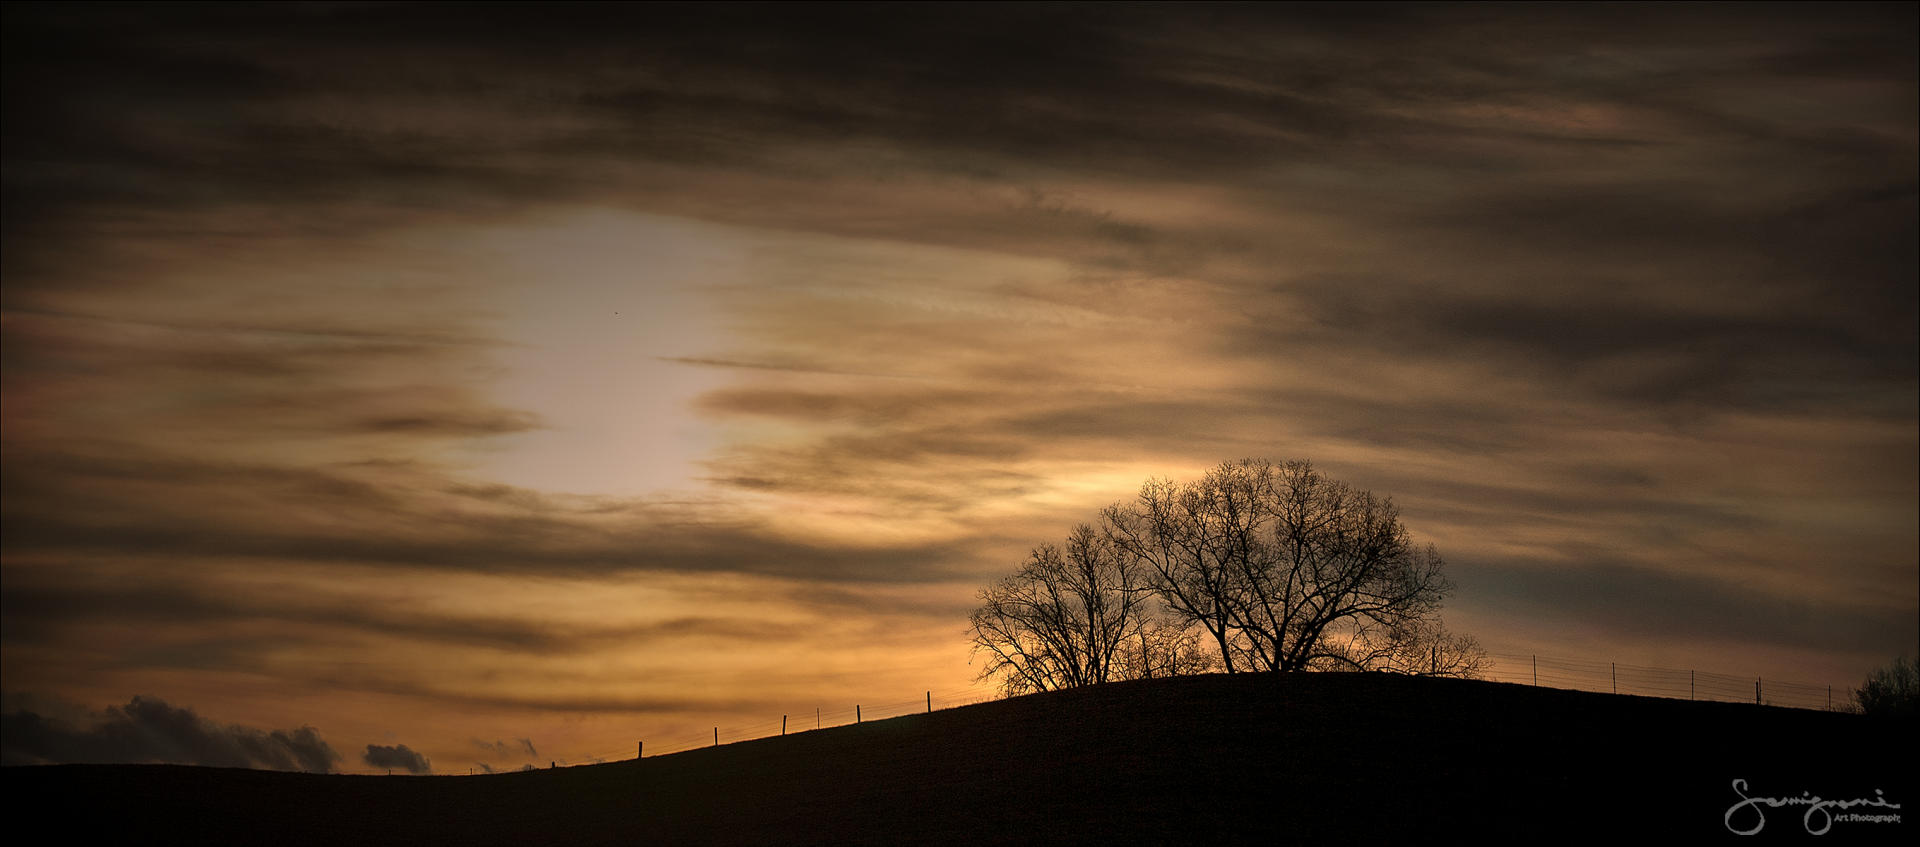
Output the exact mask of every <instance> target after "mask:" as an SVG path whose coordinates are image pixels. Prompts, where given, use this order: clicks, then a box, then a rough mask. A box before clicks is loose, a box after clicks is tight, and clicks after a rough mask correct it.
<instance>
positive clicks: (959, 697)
mask: <svg viewBox="0 0 1920 847" xmlns="http://www.w3.org/2000/svg"><path fill="white" fill-rule="evenodd" d="M1488 658H1489V659H1491V660H1492V663H1491V666H1490V667H1488V668H1486V669H1485V670H1483V671H1482V672H1481V678H1482V679H1487V680H1491V681H1494V682H1512V683H1519V684H1523V685H1538V686H1544V687H1547V688H1564V689H1571V690H1575V691H1597V692H1603V693H1613V694H1638V695H1642V696H1647V697H1669V698H1673V699H1679V700H1714V701H1719V702H1725V703H1759V704H1762V705H1767V706H1784V707H1787V708H1793V709H1817V710H1823V711H1846V710H1848V709H1850V708H1851V706H1852V703H1853V689H1851V688H1848V687H1845V686H1840V687H1835V686H1831V685H1813V684H1809V683H1803V682H1788V681H1785V680H1778V679H1766V678H1762V677H1747V676H1732V675H1728V674H1723V673H1713V672H1710V671H1699V670H1682V669H1678V668H1655V667H1647V666H1643V665H1623V664H1619V663H1617V662H1600V661H1594V660H1590V659H1570V658H1567V657H1564V656H1545V655H1537V654H1521V653H1489V654H1488ZM999 696H1000V695H999V693H998V692H997V691H995V690H993V689H991V688H987V687H979V686H976V687H969V688H955V689H949V690H946V691H928V692H926V693H925V694H924V695H923V696H922V697H919V698H916V699H913V700H899V701H893V702H887V703H881V704H878V705H866V704H856V705H852V706H846V707H836V708H832V709H827V708H815V709H812V710H810V711H805V712H793V713H789V714H785V715H782V716H780V717H779V718H778V719H770V720H767V721H764V722H762V723H757V724H753V725H750V726H740V727H723V726H715V727H713V728H712V729H710V730H709V731H707V732H703V733H700V734H697V735H683V736H678V737H673V738H665V739H659V740H657V741H642V742H639V743H637V744H636V745H635V746H634V747H630V748H622V749H619V750H609V751H606V752H604V753H598V754H593V755H588V756H574V757H569V758H568V759H566V760H565V761H566V762H567V763H568V764H591V763H597V762H612V761H619V760H623V759H631V758H633V757H634V756H637V755H639V754H642V753H644V754H645V755H647V756H664V755H667V754H669V753H679V752H683V751H686V750H694V749H698V748H701V747H713V746H718V745H721V744H732V743H734V742H736V741H751V740H753V739H756V738H767V737H769V736H775V735H794V734H797V733H801V732H807V731H809V730H815V729H827V728H830V727H836V726H846V725H848V724H854V723H861V722H864V721H872V720H882V719H885V718H893V717H899V716H901V715H909V714H919V713H922V712H931V711H934V710H935V709H951V708H956V707H959V706H967V705H972V704H974V703H983V702H986V701H988V700H996V699H999ZM559 761H560V760H555V762H554V764H558V762H559Z"/></svg>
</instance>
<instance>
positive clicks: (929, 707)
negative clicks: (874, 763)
mask: <svg viewBox="0 0 1920 847" xmlns="http://www.w3.org/2000/svg"><path fill="white" fill-rule="evenodd" d="M1827 699H1829V700H1831V699H1833V696H1832V695H1828V696H1827ZM927 714H929V715H931V714H933V692H931V691H929V692H927Z"/></svg>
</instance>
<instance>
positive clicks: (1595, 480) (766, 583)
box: [0, 3, 1920, 773]
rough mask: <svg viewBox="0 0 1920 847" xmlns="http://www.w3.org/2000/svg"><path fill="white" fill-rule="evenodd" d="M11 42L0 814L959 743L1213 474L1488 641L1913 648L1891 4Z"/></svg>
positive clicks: (956, 9) (367, 9)
mask: <svg viewBox="0 0 1920 847" xmlns="http://www.w3.org/2000/svg"><path fill="white" fill-rule="evenodd" d="M4 14H5V42H6V43H5V59H4V62H5V82H4V86H5V103H4V112H5V115H4V117H5V123H4V137H5V164H4V286H3V287H0V347H3V352H4V367H3V369H0V373H3V374H4V387H3V390H4V397H3V398H0V399H3V401H4V402H0V423H3V424H4V432H3V433H0V436H3V437H0V477H3V480H0V482H3V485H0V495H3V496H0V518H4V531H3V533H0V573H3V574H4V592H3V595H4V616H3V618H0V620H3V621H4V624H3V627H4V631H3V638H0V662H3V663H4V674H3V676H4V689H5V699H6V702H5V708H4V711H5V713H6V715H7V718H6V727H7V747H8V750H7V753H6V756H7V760H8V762H9V763H13V762H18V761H47V760H54V759H62V758H64V759H74V758H85V757H92V758H95V759H108V760H112V759H115V758H116V757H118V758H120V759H130V758H137V757H141V756H146V757H154V756H167V755H170V756H172V757H173V759H175V760H191V761H200V762H205V763H238V764H252V765H255V766H262V767H301V766H305V765H312V764H313V763H315V762H318V763H319V764H320V765H322V766H325V767H330V768H332V769H335V770H342V771H348V772H376V771H379V770H382V769H385V768H393V767H399V768H409V769H414V770H427V769H430V770H431V771H432V772H435V773H453V772H462V773H464V772H465V771H466V770H467V769H481V770H485V769H511V768H518V767H522V766H524V765H526V764H530V763H532V764H538V765H540V766H546V765H547V764H548V763H550V762H554V761H563V762H564V761H573V762H579V761H591V760H593V759H594V758H617V757H624V756H628V755H631V751H632V750H633V744H634V742H635V741H637V740H643V739H653V742H652V743H653V744H654V745H655V746H654V749H660V746H661V745H663V744H665V743H667V742H669V741H671V740H677V739H687V738H692V739H694V740H696V741H697V740H698V739H699V738H700V737H702V736H704V735H705V734H706V733H708V732H709V731H710V730H711V728H712V727H715V726H719V727H722V728H723V729H722V731H723V734H725V733H727V732H731V731H733V729H734V728H736V727H746V726H749V725H758V726H764V725H766V724H768V723H769V722H771V721H777V719H778V716H779V715H782V714H793V715H796V716H797V715H801V714H804V712H806V711H808V710H811V709H814V708H820V709H823V710H824V711H825V712H828V713H833V712H837V711H839V710H844V709H849V708H850V707H851V706H852V705H854V704H856V703H866V704H869V705H871V704H875V703H899V702H908V703H911V702H917V701H919V700H920V698H921V697H922V695H923V693H924V692H928V691H932V692H936V693H937V695H938V696H939V697H940V698H941V699H942V701H943V702H946V701H948V700H961V699H966V698H968V697H974V696H980V697H984V696H988V695H989V693H990V688H989V687H988V686H986V685H984V684H981V683H977V682H975V681H974V679H973V677H974V675H975V673H976V672H977V671H978V666H976V665H970V664H969V656H968V651H967V639H966V635H965V629H966V618H967V613H968V612H969V611H970V610H971V609H972V608H973V606H974V605H975V603H976V602H977V597H976V594H977V592H978V591H979V590H980V589H981V588H982V587H984V586H986V585H987V584H989V583H990V582H992V581H993V580H995V579H997V578H998V577H1000V576H1002V575H1004V574H1006V573H1008V572H1010V571H1012V570H1013V569H1014V568H1015V567H1017V566H1018V564H1019V562H1020V560H1021V559H1022V558H1023V557H1024V555H1025V553H1026V552H1027V551H1028V550H1030V549H1031V548H1032V547H1034V546H1035V545H1038V544H1041V543H1045V542H1058V541H1059V540H1060V539H1062V538H1064V537H1065V535H1066V534H1067V532H1068V531H1069V530H1070V529H1071V528H1072V527H1073V525H1074V524H1076V523H1078V522H1081V521H1088V520H1092V519H1093V518H1094V517H1095V515H1096V513H1097V512H1098V510H1099V509H1100V508H1101V507H1102V506H1105V505H1107V504H1109V503H1112V502H1115V501H1117V500H1121V499H1125V498H1129V497H1131V496H1132V495H1133V494H1134V493H1136V492H1137V490H1138V488H1139V486H1140V485H1141V483H1142V482H1144V481H1146V480H1148V479H1149V478H1154V477H1168V478H1172V479H1176V480H1186V479H1193V478H1196V477H1198V476H1199V475H1200V474H1201V473H1204V472H1205V470H1206V469H1207V468H1209V467H1211V466H1214V465H1217V464H1219V463H1220V462H1223V461H1228V460H1234V459H1240V458H1243V457H1262V458H1269V459H1274V460H1277V461H1284V460H1287V459H1296V458H1298V459H1306V460H1309V461H1312V462H1313V463H1314V464H1315V466H1316V467H1318V468H1319V469H1321V470H1322V471H1323V472H1325V473H1327V474H1328V475H1330V476H1332V477H1334V478H1336V479H1338V480H1340V481H1343V482H1346V483H1349V484H1351V485H1354V486H1357V487H1360V488H1364V489H1367V490H1370V491H1372V492H1374V493H1376V494H1383V495H1391V496H1392V497H1393V498H1394V502H1395V503H1397V504H1398V505H1399V508H1400V510H1401V515H1402V519H1403V520H1404V522H1405V524H1406V525H1407V527H1408V529H1409V530H1410V531H1411V532H1412V533H1413V535H1414V538H1415V539H1416V540H1418V541H1423V542H1431V543H1433V544H1434V545H1435V546H1436V547H1437V549H1438V550H1439V552H1440V553H1441V555H1442V556H1443V557H1444V558H1445V559H1446V561H1447V573H1448V575H1449V577H1450V578H1451V579H1452V581H1453V582H1454V584H1455V586H1456V588H1455V591H1454V593H1453V594H1452V595H1451V596H1450V597H1449V598H1448V601H1447V605H1446V608H1445V611H1444V614H1445V617H1446V621H1447V625H1448V626H1449V628H1451V629H1454V630H1456V631H1461V632H1465V633H1468V634H1471V635H1473V636H1475V637H1477V638H1478V639H1479V641H1480V642H1481V643H1482V644H1483V645H1484V646H1486V647H1487V648H1488V649H1489V650H1491V651H1493V652H1495V653H1496V654H1502V653H1504V654H1526V653H1539V654H1542V655H1555V656H1565V657H1574V658H1583V659H1593V660H1599V661H1619V662H1623V663H1629V664H1636V665H1649V666H1660V667H1673V668H1698V669H1701V670H1710V671H1717V672H1722V673H1727V674H1735V675H1747V676H1770V677H1776V678H1783V679H1791V680H1797V681H1804V682H1808V683H1814V684H1833V685H1836V686H1847V685H1857V684H1858V683H1859V681H1860V680H1862V679H1863V678H1864V677H1865V675H1866V673H1867V672H1868V671H1869V670H1870V669H1871V668H1873V667H1875V666H1878V665H1881V664H1885V663H1886V662H1888V661H1889V660H1891V659H1892V658H1894V657H1895V656H1897V655H1900V654H1902V653H1906V654H1908V655H1912V654H1914V653H1915V652H1916V651H1917V650H1920V599H1917V598H1920V518H1917V517H1916V515H1920V482H1917V480H1920V426H1917V424H1920V420H1917V418H1920V405H1917V404H1920V377H1917V376H1916V359H1917V355H1916V299H1915V297H1916V296H1915V283H1914V280H1915V278H1916V267H1915V265H1916V232H1917V231H1920V223H1917V215H1916V173H1915V172H1916V159H1917V157H1916V136H1917V135H1920V132H1917V131H1916V121H1917V118H1916V101H1917V100H1920V96H1917V95H1920V92H1917V88H1920V86H1917V85H1916V78H1917V74H1916V46H1915V38H1914V33H1915V31H1916V21H1915V7H1914V6H1913V5H1912V4H1889V5H1883V6H1849V5H1843V4H1819V5H1810V6H1772V5H1770V6H1760V7H1748V6H1738V5H1713V6H1676V5H1644V6H1641V5H1635V6H1573V7H1569V6H1560V5H1553V6H1491V7H1489V6H1444V5H1420V6H1406V7H1402V6H1349V5H1341V6H1332V7H1323V6H1207V5H1189V4H1183V5H1178V6H1171V5H1168V6H1162V5H1043V6H1005V5H997V4H993V5H979V6H971V5H969V6H944V5H919V4H914V5H904V6H866V5H862V6H850V7H848V6H817V5H807V4H798V3H796V4H782V5H775V6H748V5H700V6H660V5H651V4H648V5H637V6H567V5H558V4H541V5H539V6H537V7H529V6H502V5H487V6H459V5H441V4H430V5H398V4H393V5H390V4H357V3H316V4H285V5H281V4H275V5H265V6H254V5H214V6H199V5H195V6H169V5H160V4H141V5H130V6H118V5H105V6H101V5H90V6H84V7H76V6H70V5H20V4H9V5H8V6H6V8H5V13H4ZM795 720H798V717H796V718H795ZM308 730H310V731H311V733H317V738H316V737H315V736H314V735H313V734H303V732H306V731H308ZM141 739H145V740H141ZM155 739H161V740H160V741H157V740H155ZM182 739H185V740H182ZM162 741H164V743H162ZM142 744H144V745H146V746H145V747H142V746H141V745H142ZM156 744H159V745H161V746H163V747H164V746H166V745H168V744H171V745H172V746H171V747H167V750H170V751H172V752H170V753H164V754H163V753H154V752H153V751H152V749H151V748H153V746H154V745H156ZM35 751H38V752H35ZM76 751H78V752H76Z"/></svg>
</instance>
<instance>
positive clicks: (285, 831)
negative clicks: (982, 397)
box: [5, 674, 1916, 845]
mask: <svg viewBox="0 0 1920 847" xmlns="http://www.w3.org/2000/svg"><path fill="white" fill-rule="evenodd" d="M1913 736H1914V732H1913V729H1912V727H1911V725H1904V724H1902V725H1895V724H1892V723H1888V722H1885V721H1879V720H1873V719H1868V718H1863V717H1859V716H1855V715H1843V714H1829V713H1821V712H1808V711H1799V710H1790V709H1778V708H1772V707H1763V706H1754V705H1742V704H1729V703H1694V702H1686V701H1676V700H1664V699H1653V698H1644V697H1627V696H1614V695H1605V694H1591V693H1585V692H1574V691H1561V690H1555V689H1541V688H1532V687H1528V686H1518V685H1508V684H1501V683H1489V682H1473V681H1463V680H1445V679H1416V678H1408V677H1397V676H1388V675H1379V674H1296V675H1290V676H1283V677H1278V678H1276V677H1272V676H1264V675H1239V676H1220V675H1217V676H1202V677H1189V678H1181V679H1173V680H1153V681H1146V682H1132V683H1118V684H1112V685H1106V686H1100V687H1097V688H1091V689H1083V690H1077V691H1067V692H1055V693H1050V694H1043V695H1035V696H1029V697H1021V698H1016V699H1012V700H1004V701H997V702H992V703H984V704H979V705H975V706H968V707H964V708H958V709H951V710H945V711H940V712H935V713H932V714H927V715H914V716H908V717H901V718H893V719H889V720H883V721H874V722H870V723H865V724H860V725H856V726H847V727H839V728H833V729H826V730H816V731H812V732H805V733H800V734H796V735H792V736H787V737H784V738H768V739H761V740H757V741H748V742H741V743H737V744H730V745H726V746H722V747H715V748H710V749H702V750H693V751H687V752H684V753H678V754H674V755H670V756H660V757H650V758H647V759H644V760H641V761H637V762H636V761H627V762H614V763H608V764H602V765H591V766H582V767H573V768H563V769H558V770H545V771H533V772H527V773H516V774H502V775H495V776H478V777H468V776H460V777H400V776H393V777H388V776H341V775H331V776H324V775H311V774H290V773H274V772H263V771H247V770H230V769H219V768H195V767H180V766H165V765H116V766H100V765H63V766H46V767H27V768H7V769H5V783H6V792H7V798H8V806H9V809H10V811H11V812H12V814H11V815H10V816H11V817H12V818H13V821H14V827H15V828H16V829H25V828H28V827H34V828H39V827H40V826H41V825H45V826H50V827H51V829H50V830H46V831H52V832H58V833H60V834H61V835H62V836H65V837H80V838H82V839H83V840H86V841H92V840H94V839H95V838H99V839H108V840H110V841H111V842H114V843H128V842H132V843H192V844H267V843H273V844H330V845H339V844H366V843H389V844H411V845H418V844H449V845H451V844H460V845H478V844H542V843H567V844H652V843H736V844H768V843H833V844H859V843H872V844H970V845H972V844H981V843H1035V842H1038V843H1081V844H1093V843H1196V842H1202V841H1227V842H1230V843H1242V842H1252V841H1260V842H1265V843H1272V842H1276V841H1277V842H1282V843H1316V842H1323V841H1338V842H1342V843H1348V842H1354V841H1356V840H1358V841H1360V842H1362V843H1365V842H1375V841H1381V840H1386V839H1392V838H1399V837H1414V836H1424V835H1432V834H1436V833H1452V834H1458V835H1462V836H1467V837H1472V838H1476V839H1501V838H1503V837H1505V836H1516V835H1525V836H1539V835H1546V836H1550V837H1554V838H1555V839H1556V840H1569V839H1571V840H1587V839H1589V838H1591V837H1594V836H1596V835H1598V836H1609V835H1612V836H1621V837H1629V836H1630V837H1635V838H1655V839H1658V840H1661V841H1666V840H1670V839H1687V840H1700V839H1708V838H1732V837H1733V836H1732V835H1731V833H1729V831H1728V829H1727V826H1726V823H1725V818H1724V816H1725V814H1726V813H1727V810H1728V809H1729V807H1730V806H1732V805H1733V804H1734V803H1736V802H1738V800H1739V797H1737V796H1736V795H1735V794H1734V793H1733V788H1732V781H1733V780H1735V779H1744V780H1746V781H1747V784H1748V786H1749V792H1748V793H1749V796H1767V797H1774V798H1798V797H1801V796H1802V792H1812V793H1813V794H1816V795H1822V796H1825V797H1828V798H1833V799H1846V798H1854V797H1862V798H1869V799H1871V798H1875V797H1876V796H1878V795H1876V794H1875V790H1876V789H1880V790H1882V791H1884V792H1885V793H1884V797H1885V798H1886V800H1887V801H1889V802H1897V803H1901V804H1902V805H1904V806H1906V807H1907V812H1908V813H1910V812H1911V810H1912V809H1913V808H1914V807H1913V806H1912V801H1913V800H1914V799H1915V794H1914V788H1915V787H1916V786H1915V783H1916V780H1915V772H1914V768H1913V767H1912V761H1913V760H1912V751H1913V749H1914V747H1913V745H1912V742H1913V740H1914V737H1913ZM1765 811H1766V812H1767V815H1766V821H1765V824H1764V828H1763V830H1762V831H1761V832H1760V833H1759V835H1760V837H1761V838H1762V839H1769V840H1783V839H1785V840H1795V839H1806V838H1809V837H1810V836H1809V835H1808V834H1807V832H1806V831H1805V827H1804V825H1803V821H1802V817H1801V816H1802V813H1803V812H1805V811H1806V808H1805V807H1804V806H1801V807H1796V808H1778V809H1770V810H1765ZM1851 811H1853V812H1880V813H1888V812H1893V813H1900V812H1894V811H1893V810H1887V809H1874V808H1857V809H1853V810H1851ZM1754 820H1755V818H1754V816H1753V815H1752V814H1751V813H1750V812H1748V813H1744V816H1743V817H1741V818H1738V819H1737V820H1736V823H1737V824H1738V825H1740V826H1742V827H1743V828H1746V827H1751V826H1752V825H1753V822H1754ZM1815 825H1816V827H1817V825H1818V819H1817V818H1816V821H1815ZM1911 829H1912V826H1911V824H1910V823H1908V822H1902V823H1899V824H1875V823H1847V822H1841V823H1834V824H1833V828H1832V831H1830V832H1829V833H1828V834H1827V835H1826V836H1824V837H1822V839H1821V840H1823V841H1829V842H1831V841H1836V840H1838V841H1855V840H1858V839H1859V838H1861V837H1870V838H1874V839H1880V838H1887V839H1892V838H1901V837H1907V838H1910V837H1911V831H1910V830H1911ZM29 831H31V830H29Z"/></svg>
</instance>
